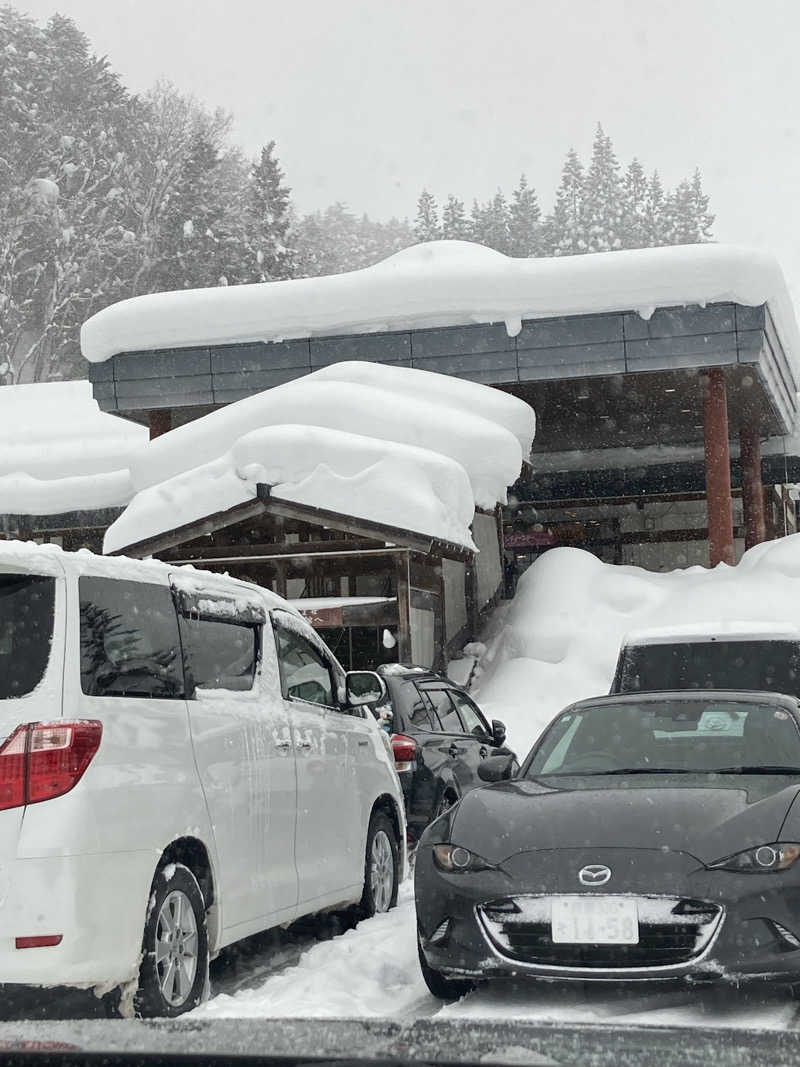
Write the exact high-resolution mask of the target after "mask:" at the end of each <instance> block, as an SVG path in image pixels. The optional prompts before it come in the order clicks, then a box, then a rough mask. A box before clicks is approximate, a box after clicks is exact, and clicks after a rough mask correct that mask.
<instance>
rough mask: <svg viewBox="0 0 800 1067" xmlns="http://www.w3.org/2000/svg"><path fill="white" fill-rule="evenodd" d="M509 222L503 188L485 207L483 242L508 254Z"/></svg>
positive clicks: (509, 242) (509, 239) (509, 241)
mask: <svg viewBox="0 0 800 1067" xmlns="http://www.w3.org/2000/svg"><path fill="white" fill-rule="evenodd" d="M509 223H510V215H509V210H508V201H507V200H506V198H505V196H504V195H503V191H502V189H498V190H497V192H496V193H495V194H494V196H493V197H492V199H491V200H490V201H488V203H487V204H486V205H485V207H484V212H483V233H482V235H481V243H482V244H485V245H487V246H488V247H489V248H494V249H496V250H497V251H498V252H502V253H503V254H504V255H508V253H509V250H510V244H511V235H510V231H509Z"/></svg>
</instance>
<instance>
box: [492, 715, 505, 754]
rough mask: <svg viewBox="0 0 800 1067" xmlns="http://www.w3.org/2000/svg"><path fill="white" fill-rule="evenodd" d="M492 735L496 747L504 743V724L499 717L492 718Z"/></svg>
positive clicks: (500, 746)
mask: <svg viewBox="0 0 800 1067" xmlns="http://www.w3.org/2000/svg"><path fill="white" fill-rule="evenodd" d="M492 737H493V738H494V743H495V744H496V745H497V747H498V748H502V747H503V745H504V744H505V743H506V724H505V723H504V722H500V720H499V719H492Z"/></svg>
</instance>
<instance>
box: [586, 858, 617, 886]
mask: <svg viewBox="0 0 800 1067" xmlns="http://www.w3.org/2000/svg"><path fill="white" fill-rule="evenodd" d="M610 880H611V868H610V867H606V866H604V864H602V863H590V864H589V866H588V867H582V868H581V870H580V871H578V881H579V882H580V883H581V885H605V884H606V882H609V881H610Z"/></svg>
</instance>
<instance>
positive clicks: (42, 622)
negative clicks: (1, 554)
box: [0, 574, 56, 700]
mask: <svg viewBox="0 0 800 1067" xmlns="http://www.w3.org/2000/svg"><path fill="white" fill-rule="evenodd" d="M55 599H56V583H55V579H54V578H46V577H44V576H42V575H38V574H0V700H9V699H13V698H14V697H24V696H26V695H27V694H28V693H32V692H33V690H34V689H35V688H36V686H37V685H38V684H39V682H41V680H42V678H43V677H44V672H45V670H46V669H47V663H48V661H49V659H50V649H51V647H52V643H53V621H54V618H55Z"/></svg>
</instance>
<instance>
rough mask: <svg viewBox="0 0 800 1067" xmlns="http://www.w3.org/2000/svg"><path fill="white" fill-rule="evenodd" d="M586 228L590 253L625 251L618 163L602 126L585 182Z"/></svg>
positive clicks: (584, 211)
mask: <svg viewBox="0 0 800 1067" xmlns="http://www.w3.org/2000/svg"><path fill="white" fill-rule="evenodd" d="M583 225H584V228H585V231H586V244H587V251H589V252H612V251H614V249H617V248H622V244H623V239H624V236H625V235H624V206H623V191H622V181H621V178H620V173H619V163H618V161H617V157H616V155H615V154H614V147H613V145H612V144H611V138H610V137H607V136H606V134H605V133H604V132H603V127H602V126H601V125H600V124H599V123H598V125H597V131H596V133H595V138H594V145H593V147H592V162H591V164H590V166H589V170H588V172H587V174H586V180H585V182H584V196H583Z"/></svg>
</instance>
